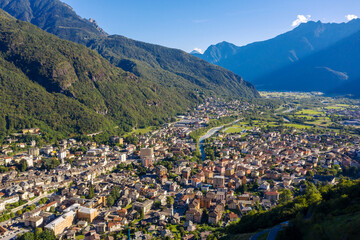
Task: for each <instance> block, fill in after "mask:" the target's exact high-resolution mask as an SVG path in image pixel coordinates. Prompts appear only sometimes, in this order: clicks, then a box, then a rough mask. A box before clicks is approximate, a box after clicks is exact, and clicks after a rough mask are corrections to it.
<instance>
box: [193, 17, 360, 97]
mask: <svg viewBox="0 0 360 240" xmlns="http://www.w3.org/2000/svg"><path fill="white" fill-rule="evenodd" d="M357 31H360V19H354V20H352V21H349V22H348V23H322V22H321V21H317V22H314V21H309V22H307V23H302V24H300V25H299V26H298V27H297V28H295V29H293V30H291V31H288V32H286V33H283V34H280V35H278V36H276V37H274V38H271V39H269V40H265V41H259V42H254V43H251V44H248V45H245V46H241V47H238V46H235V45H233V46H232V45H229V46H228V47H231V48H232V49H234V52H235V53H233V54H229V52H227V55H226V54H223V55H224V56H225V57H222V58H220V59H219V58H213V57H211V56H212V55H213V54H210V53H209V51H212V52H214V51H219V49H221V48H224V46H223V45H224V42H222V43H219V44H220V45H222V46H220V47H219V45H212V46H210V47H209V48H208V49H207V50H206V51H205V52H204V54H202V55H197V57H200V58H202V59H204V60H207V61H209V62H212V63H215V64H217V65H220V66H222V67H225V68H227V69H229V70H232V71H234V72H235V73H238V72H242V75H243V76H244V78H245V79H247V80H248V81H250V82H251V83H253V84H255V85H256V86H257V87H259V88H260V89H261V88H262V86H264V85H271V82H272V79H271V78H269V77H270V76H273V75H272V73H275V72H279V70H281V69H284V68H285V67H287V66H291V65H292V64H294V63H296V62H297V61H299V60H301V59H303V58H306V57H308V56H311V55H313V54H316V53H317V52H319V51H322V50H324V49H326V48H328V47H330V46H332V45H334V44H336V43H337V42H339V41H341V40H343V39H345V38H347V37H350V36H351V35H352V34H354V33H356V32H357ZM214 48H215V50H214ZM221 54H222V52H221V51H220V54H218V55H217V56H222V55H221ZM323 67H327V66H323ZM334 70H335V71H340V72H342V71H341V69H340V70H337V69H334ZM277 87H278V86H277ZM273 90H283V89H280V88H273Z"/></svg>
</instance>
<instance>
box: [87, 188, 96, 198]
mask: <svg viewBox="0 0 360 240" xmlns="http://www.w3.org/2000/svg"><path fill="white" fill-rule="evenodd" d="M94 197H95V190H94V186H93V185H92V184H91V185H90V188H89V195H88V197H87V198H88V199H92V198H94Z"/></svg>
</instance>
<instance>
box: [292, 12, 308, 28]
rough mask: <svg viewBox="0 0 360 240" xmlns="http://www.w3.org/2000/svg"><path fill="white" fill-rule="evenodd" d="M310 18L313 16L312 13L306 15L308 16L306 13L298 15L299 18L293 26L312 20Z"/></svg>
mask: <svg viewBox="0 0 360 240" xmlns="http://www.w3.org/2000/svg"><path fill="white" fill-rule="evenodd" d="M310 18H311V16H310V15H306V16H305V15H297V19H296V20H295V21H293V22H292V24H291V26H293V27H297V26H299V25H300V24H301V23H307V22H308V21H310Z"/></svg>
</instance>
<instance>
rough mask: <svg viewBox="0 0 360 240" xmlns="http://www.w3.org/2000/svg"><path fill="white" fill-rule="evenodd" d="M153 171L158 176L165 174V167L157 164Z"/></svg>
mask: <svg viewBox="0 0 360 240" xmlns="http://www.w3.org/2000/svg"><path fill="white" fill-rule="evenodd" d="M155 172H156V174H157V175H158V176H163V175H166V174H167V169H166V167H164V166H162V165H159V166H157V167H156V169H155Z"/></svg>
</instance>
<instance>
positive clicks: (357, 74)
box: [257, 31, 360, 97]
mask: <svg viewBox="0 0 360 240" xmlns="http://www.w3.org/2000/svg"><path fill="white" fill-rule="evenodd" d="M359 63H360V31H358V32H356V33H354V34H352V35H351V36H349V37H346V38H345V39H343V40H340V41H338V42H337V43H335V44H334V45H332V46H330V47H328V48H326V49H323V50H321V51H319V52H317V53H314V54H312V55H310V56H308V57H305V58H303V59H301V60H299V61H297V62H295V63H293V64H291V65H289V66H286V67H284V68H282V69H279V70H277V71H274V72H273V73H271V74H268V75H265V76H264V77H263V78H259V79H258V80H257V81H258V82H262V83H264V85H263V88H265V89H269V90H274V89H277V90H278V89H280V90H301V91H323V92H325V93H328V94H336V95H338V94H340V95H348V94H352V95H354V96H356V97H360V94H359V90H360V81H359V80H360V67H359ZM267 79H271V82H268V83H267V84H266V81H267Z"/></svg>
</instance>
